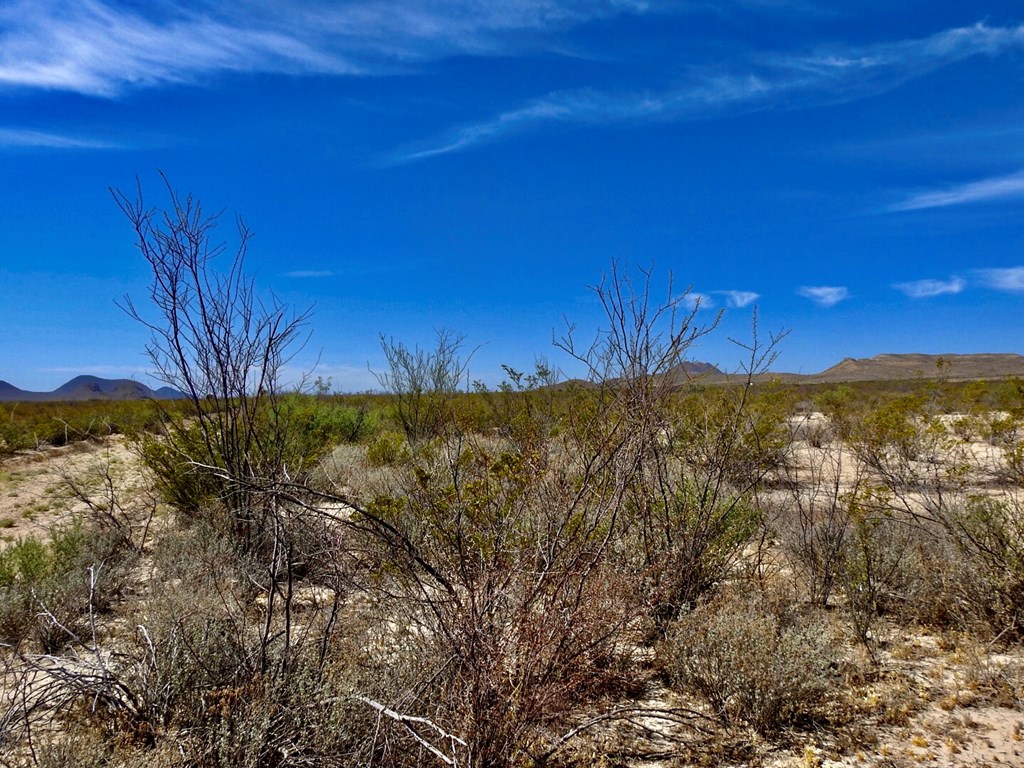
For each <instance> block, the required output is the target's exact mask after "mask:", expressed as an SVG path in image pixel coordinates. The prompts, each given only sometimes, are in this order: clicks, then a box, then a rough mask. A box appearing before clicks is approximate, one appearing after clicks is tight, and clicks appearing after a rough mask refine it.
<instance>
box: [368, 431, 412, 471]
mask: <svg viewBox="0 0 1024 768" xmlns="http://www.w3.org/2000/svg"><path fill="white" fill-rule="evenodd" d="M408 458H409V447H408V444H407V443H406V442H405V438H404V437H403V436H402V435H400V434H399V433H397V432H381V433H380V434H379V435H377V436H376V437H373V438H372V439H371V440H370V441H369V442H368V443H367V444H366V461H367V463H369V465H370V466H371V467H390V466H394V465H395V464H398V463H399V462H402V461H405V460H406V459H408Z"/></svg>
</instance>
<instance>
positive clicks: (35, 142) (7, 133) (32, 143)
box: [0, 128, 122, 149]
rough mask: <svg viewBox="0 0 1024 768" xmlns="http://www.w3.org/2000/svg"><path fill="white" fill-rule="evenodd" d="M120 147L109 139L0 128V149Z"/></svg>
mask: <svg viewBox="0 0 1024 768" xmlns="http://www.w3.org/2000/svg"><path fill="white" fill-rule="evenodd" d="M32 148H41V149H120V148H122V145H120V144H117V143H115V142H110V141H102V140H98V139H90V138H84V137H81V136H69V135H65V134H59V133H48V132H46V131H33V130H28V129H25V128H0V149H32Z"/></svg>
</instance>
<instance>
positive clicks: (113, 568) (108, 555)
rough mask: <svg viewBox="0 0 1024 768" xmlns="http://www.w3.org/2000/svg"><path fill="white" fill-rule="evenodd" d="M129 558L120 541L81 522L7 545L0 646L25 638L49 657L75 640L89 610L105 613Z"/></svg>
mask: <svg viewBox="0 0 1024 768" xmlns="http://www.w3.org/2000/svg"><path fill="white" fill-rule="evenodd" d="M132 558H133V555H132V553H131V550H130V548H128V547H126V546H125V542H124V539H123V538H121V537H120V536H117V535H115V534H114V533H112V532H111V531H109V530H105V529H102V528H97V527H93V526H86V525H85V524H84V523H83V521H82V520H81V519H76V520H74V521H73V522H71V523H69V524H67V525H63V526H57V527H55V528H53V529H52V530H51V531H50V534H49V538H48V540H45V541H44V540H41V539H37V538H34V537H27V538H23V539H19V540H18V541H16V542H14V543H13V544H11V545H9V546H8V547H6V548H5V549H4V550H2V551H0V642H6V643H10V644H12V645H17V644H19V643H21V642H22V641H24V640H26V639H30V638H31V639H33V640H35V641H36V642H37V643H39V644H40V645H41V647H42V648H43V650H45V651H46V652H53V651H57V650H60V649H61V648H63V647H64V646H65V645H67V644H68V643H70V642H72V641H74V640H77V639H79V636H80V635H82V633H84V632H85V630H86V628H87V618H88V615H89V613H90V611H92V612H104V611H107V610H109V608H110V605H111V601H112V600H113V599H114V598H115V597H116V595H117V594H118V593H119V592H120V590H121V589H122V588H123V586H124V583H125V578H126V575H127V570H128V568H129V567H130V563H131V561H132Z"/></svg>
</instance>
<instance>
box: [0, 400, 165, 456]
mask: <svg viewBox="0 0 1024 768" xmlns="http://www.w3.org/2000/svg"><path fill="white" fill-rule="evenodd" d="M162 407H163V408H164V409H165V410H167V411H170V412H174V410H175V409H176V407H177V406H176V405H175V404H174V402H173V401H167V402H165V403H163V404H162ZM160 420H161V415H160V412H159V411H158V410H156V409H154V408H153V406H152V404H151V403H148V402H145V401H142V400H124V401H100V400H87V401H83V402H20V403H5V404H3V405H2V406H0V457H3V456H8V455H12V454H15V453H18V452H19V451H27V450H32V449H37V448H42V447H46V446H62V445H68V444H70V443H75V442H80V441H85V440H101V439H103V438H106V437H109V436H110V435H119V434H136V433H140V432H147V431H151V430H153V429H155V428H156V427H157V426H158V425H159V424H160Z"/></svg>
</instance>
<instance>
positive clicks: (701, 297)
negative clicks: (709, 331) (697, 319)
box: [683, 291, 715, 311]
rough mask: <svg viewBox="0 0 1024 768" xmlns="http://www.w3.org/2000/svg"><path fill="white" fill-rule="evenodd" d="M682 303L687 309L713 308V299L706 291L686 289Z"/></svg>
mask: <svg viewBox="0 0 1024 768" xmlns="http://www.w3.org/2000/svg"><path fill="white" fill-rule="evenodd" d="M683 304H684V305H685V306H686V308H687V309H690V310H691V311H692V310H695V309H698V310H699V309H714V307H715V301H714V299H712V298H711V296H710V295H708V294H706V293H699V292H698V291H687V293H686V295H685V296H683Z"/></svg>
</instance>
